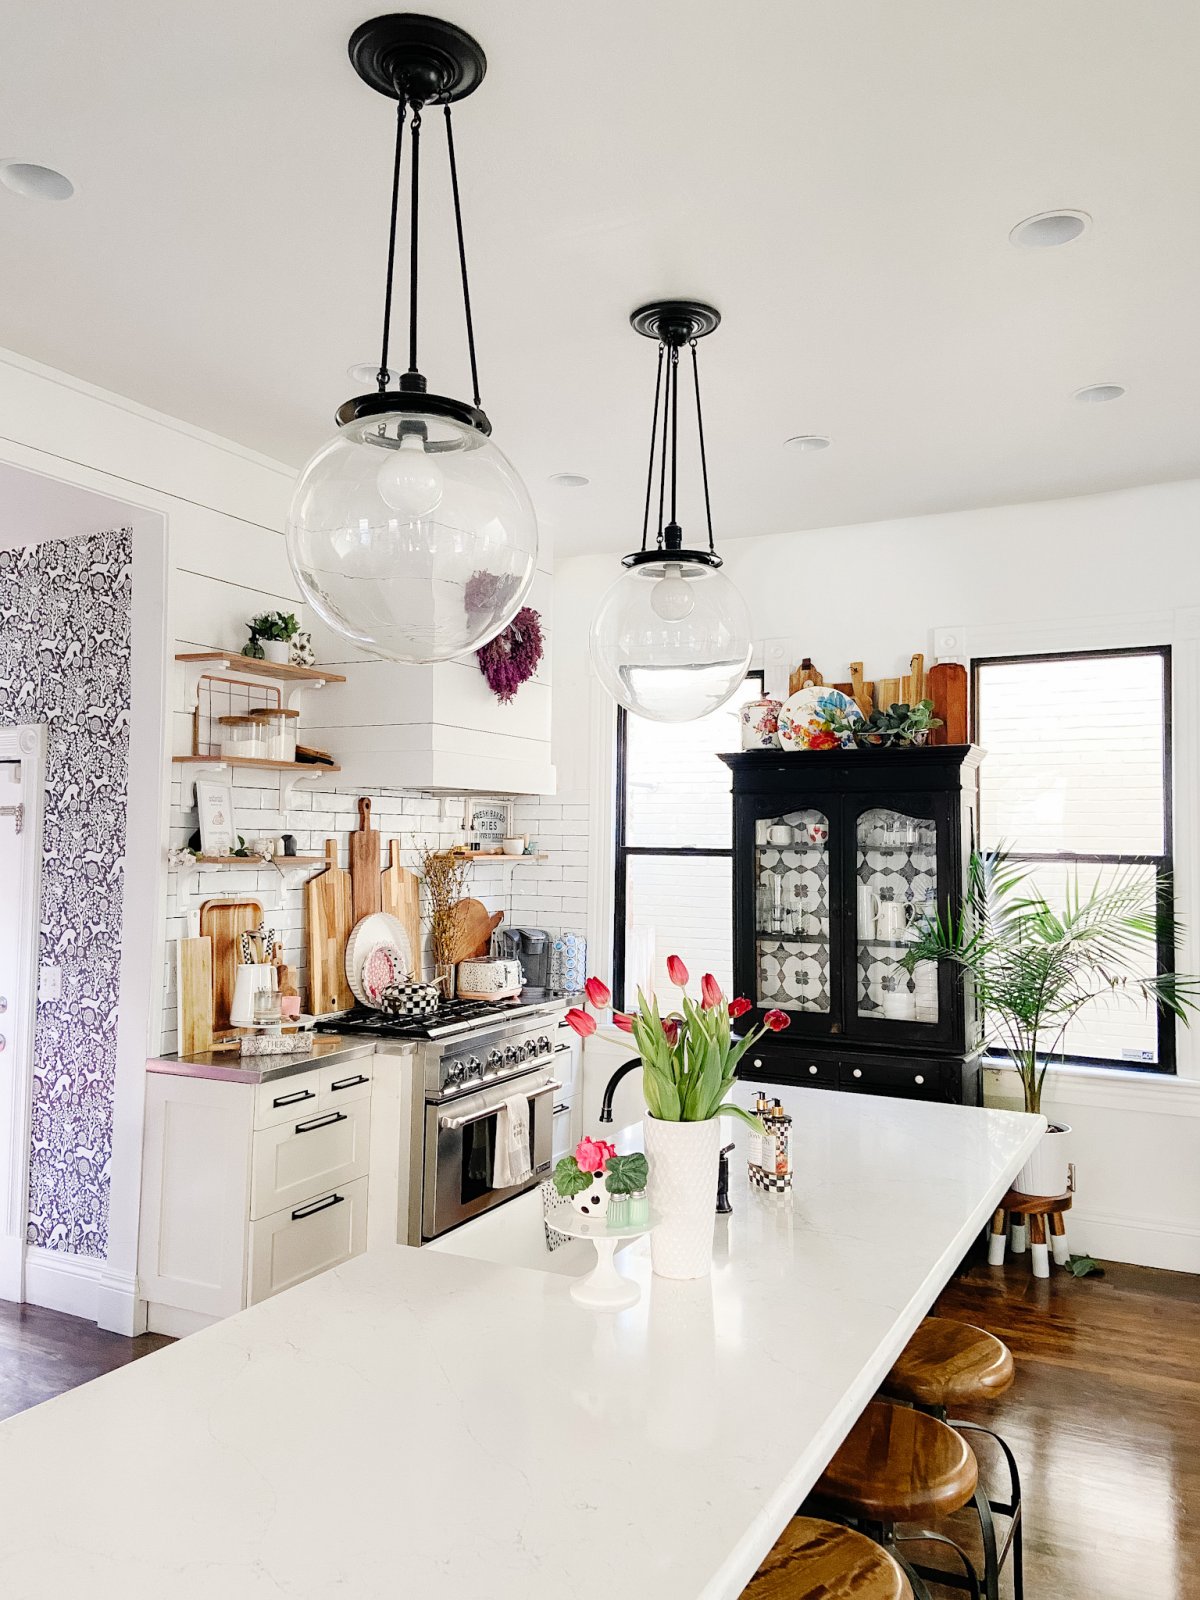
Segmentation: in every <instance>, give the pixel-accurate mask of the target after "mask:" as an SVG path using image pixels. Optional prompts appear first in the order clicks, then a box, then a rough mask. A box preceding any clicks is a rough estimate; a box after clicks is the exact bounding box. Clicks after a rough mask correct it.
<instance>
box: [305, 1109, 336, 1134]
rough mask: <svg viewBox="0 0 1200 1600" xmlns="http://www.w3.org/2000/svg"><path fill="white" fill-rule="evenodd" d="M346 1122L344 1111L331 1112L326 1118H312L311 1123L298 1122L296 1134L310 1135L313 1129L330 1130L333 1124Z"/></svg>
mask: <svg viewBox="0 0 1200 1600" xmlns="http://www.w3.org/2000/svg"><path fill="white" fill-rule="evenodd" d="M347 1120H348V1119H347V1116H346V1113H345V1112H344V1111H331V1112H330V1113H329V1115H328V1116H326V1117H314V1118H313V1120H312V1121H311V1122H298V1123H297V1124H296V1132H297V1133H312V1132H313V1130H314V1129H315V1128H330V1127H332V1126H333V1124H334V1123H335V1122H345V1121H347Z"/></svg>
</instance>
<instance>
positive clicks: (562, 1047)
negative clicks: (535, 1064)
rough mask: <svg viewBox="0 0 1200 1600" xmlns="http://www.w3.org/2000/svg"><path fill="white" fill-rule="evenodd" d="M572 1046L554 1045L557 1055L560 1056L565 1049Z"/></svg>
mask: <svg viewBox="0 0 1200 1600" xmlns="http://www.w3.org/2000/svg"><path fill="white" fill-rule="evenodd" d="M570 1048H571V1046H570V1045H569V1044H556V1045H555V1046H554V1054H555V1055H556V1056H560V1055H562V1053H563V1051H564V1050H569V1049H570Z"/></svg>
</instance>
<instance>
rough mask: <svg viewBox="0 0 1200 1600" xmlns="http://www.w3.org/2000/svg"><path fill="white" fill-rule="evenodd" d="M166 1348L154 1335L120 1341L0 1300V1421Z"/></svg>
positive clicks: (54, 1314) (89, 1326)
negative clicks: (1, 1418) (0, 1418)
mask: <svg viewBox="0 0 1200 1600" xmlns="http://www.w3.org/2000/svg"><path fill="white" fill-rule="evenodd" d="M170 1343H171V1341H170V1339H167V1338H164V1337H163V1336H162V1335H160V1334H155V1333H148V1334H145V1335H143V1336H142V1337H141V1338H140V1339H125V1338H122V1336H121V1335H120V1334H119V1333H105V1332H104V1330H103V1329H101V1328H98V1327H97V1326H96V1324H95V1323H94V1322H84V1321H82V1320H81V1318H79V1317H66V1316H63V1315H62V1314H61V1312H58V1311H45V1310H43V1309H42V1307H41V1306H16V1305H13V1304H12V1303H11V1302H9V1301H7V1300H0V1417H11V1416H12V1415H13V1413H14V1412H17V1411H25V1410H27V1409H28V1407H29V1406H36V1405H37V1404H38V1403H39V1402H40V1401H42V1400H50V1399H52V1398H53V1397H54V1396H55V1395H56V1394H62V1393H63V1392H64V1390H66V1389H74V1388H75V1387H76V1386H77V1385H78V1384H81V1383H87V1382H89V1380H90V1379H92V1378H98V1377H100V1375H101V1374H102V1373H104V1372H111V1371H112V1370H113V1368H114V1367H123V1366H125V1364H126V1363H127V1362H129V1361H136V1360H137V1359H138V1357H139V1356H145V1355H149V1354H150V1352H151V1351H152V1350H160V1349H161V1348H162V1347H163V1345H165V1344H170Z"/></svg>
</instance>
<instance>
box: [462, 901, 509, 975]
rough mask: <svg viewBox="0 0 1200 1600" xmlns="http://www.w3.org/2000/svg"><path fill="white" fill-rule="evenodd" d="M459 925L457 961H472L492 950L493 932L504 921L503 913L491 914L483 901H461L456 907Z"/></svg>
mask: <svg viewBox="0 0 1200 1600" xmlns="http://www.w3.org/2000/svg"><path fill="white" fill-rule="evenodd" d="M454 913H455V920H456V922H457V924H458V926H457V929H456V937H455V940H454V959H455V961H470V960H471V959H472V958H473V957H475V956H486V955H487V954H488V952H489V950H490V948H491V943H492V933H493V930H494V929H496V928H498V927H499V926H500V924H501V923H502V922H503V921H504V913H503V911H497V912H495V913H492V912H489V911H488V908H487V907H486V906H485V905H484V903H483V901H482V900H471V899H466V900H459V901H457V902H456V903H455V906H454Z"/></svg>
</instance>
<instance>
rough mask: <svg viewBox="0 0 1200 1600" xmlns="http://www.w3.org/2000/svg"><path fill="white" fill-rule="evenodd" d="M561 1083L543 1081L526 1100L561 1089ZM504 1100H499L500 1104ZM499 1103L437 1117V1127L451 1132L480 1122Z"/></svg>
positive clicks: (498, 1107) (496, 1109)
mask: <svg viewBox="0 0 1200 1600" xmlns="http://www.w3.org/2000/svg"><path fill="white" fill-rule="evenodd" d="M561 1088H562V1084H561V1083H543V1084H541V1085H540V1086H539V1087H538V1088H536V1089H530V1091H529V1093H528V1094H527V1095H526V1096H525V1098H526V1099H527V1100H536V1099H538V1097H539V1096H540V1095H543V1094H549V1093H550V1091H551V1090H552V1089H561ZM503 1104H504V1102H503V1101H501V1102H500V1105H503ZM500 1105H495V1106H484V1108H483V1110H482V1111H469V1112H468V1113H467V1115H466V1116H465V1117H453V1116H451V1117H439V1118H438V1127H439V1128H444V1129H445V1130H446V1132H447V1133H453V1132H454V1131H455V1130H456V1129H458V1128H465V1127H466V1126H467V1125H468V1123H471V1122H482V1121H483V1119H484V1117H494V1116H495V1115H496V1114H497V1112H498V1111H499V1110H500Z"/></svg>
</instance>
